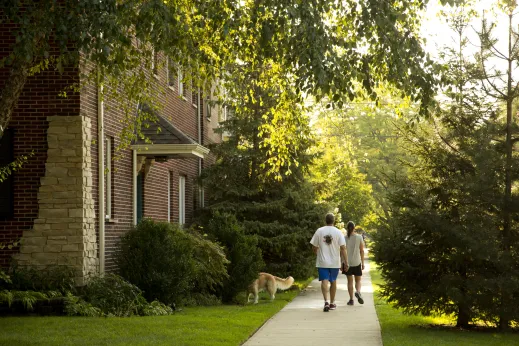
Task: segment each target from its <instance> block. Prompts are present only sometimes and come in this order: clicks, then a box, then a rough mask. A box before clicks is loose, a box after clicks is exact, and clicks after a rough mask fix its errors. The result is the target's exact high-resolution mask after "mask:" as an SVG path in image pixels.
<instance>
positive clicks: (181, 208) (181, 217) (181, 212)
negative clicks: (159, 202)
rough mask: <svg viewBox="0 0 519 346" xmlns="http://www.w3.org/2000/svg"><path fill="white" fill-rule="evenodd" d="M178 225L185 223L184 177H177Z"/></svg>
mask: <svg viewBox="0 0 519 346" xmlns="http://www.w3.org/2000/svg"><path fill="white" fill-rule="evenodd" d="M178 223H179V224H180V225H184V224H185V223H186V177H185V176H183V175H180V176H179V177H178Z"/></svg>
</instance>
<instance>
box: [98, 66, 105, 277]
mask: <svg viewBox="0 0 519 346" xmlns="http://www.w3.org/2000/svg"><path fill="white" fill-rule="evenodd" d="M102 93H103V85H102V84H101V73H100V70H99V69H98V70H97V152H98V155H97V158H98V165H99V172H98V174H99V176H98V192H99V196H98V201H99V215H98V221H99V274H100V275H101V276H102V275H103V274H104V272H105V217H106V210H105V184H104V181H105V180H104V175H105V148H104V146H105V141H104V138H105V136H104V120H103V118H104V102H103V99H102Z"/></svg>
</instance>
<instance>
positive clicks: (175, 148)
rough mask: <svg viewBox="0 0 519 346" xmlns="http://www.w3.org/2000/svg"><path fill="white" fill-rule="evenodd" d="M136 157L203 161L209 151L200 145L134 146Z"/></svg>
mask: <svg viewBox="0 0 519 346" xmlns="http://www.w3.org/2000/svg"><path fill="white" fill-rule="evenodd" d="M132 149H133V150H136V151H137V155H143V156H147V157H164V156H165V157H167V158H171V159H175V158H201V159H205V158H206V155H207V154H209V149H208V148H206V147H204V146H202V145H200V144H134V145H132Z"/></svg>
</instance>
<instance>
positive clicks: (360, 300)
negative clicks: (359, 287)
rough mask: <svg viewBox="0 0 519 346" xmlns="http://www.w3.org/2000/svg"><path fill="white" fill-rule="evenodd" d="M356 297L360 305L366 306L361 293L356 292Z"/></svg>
mask: <svg viewBox="0 0 519 346" xmlns="http://www.w3.org/2000/svg"><path fill="white" fill-rule="evenodd" d="M355 297H357V300H358V301H359V304H364V299H362V296H361V295H360V292H355Z"/></svg>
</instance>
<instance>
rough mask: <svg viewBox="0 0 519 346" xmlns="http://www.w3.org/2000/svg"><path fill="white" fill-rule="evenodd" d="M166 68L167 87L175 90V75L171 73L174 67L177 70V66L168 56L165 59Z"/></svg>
mask: <svg viewBox="0 0 519 346" xmlns="http://www.w3.org/2000/svg"><path fill="white" fill-rule="evenodd" d="M167 65H168V66H167V68H168V71H167V72H168V74H167V79H168V80H167V83H168V87H169V88H170V89H171V90H175V84H176V83H175V75H174V74H173V69H174V68H176V69H177V72H178V68H177V67H176V66H174V65H175V63H174V62H173V59H171V58H170V57H168V60H167Z"/></svg>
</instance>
